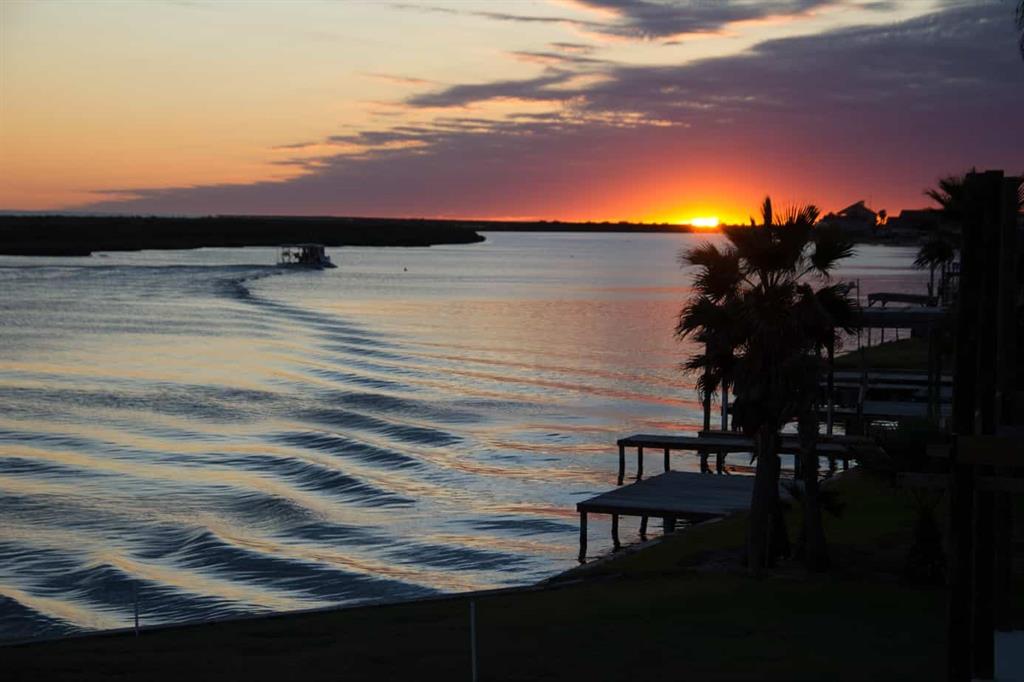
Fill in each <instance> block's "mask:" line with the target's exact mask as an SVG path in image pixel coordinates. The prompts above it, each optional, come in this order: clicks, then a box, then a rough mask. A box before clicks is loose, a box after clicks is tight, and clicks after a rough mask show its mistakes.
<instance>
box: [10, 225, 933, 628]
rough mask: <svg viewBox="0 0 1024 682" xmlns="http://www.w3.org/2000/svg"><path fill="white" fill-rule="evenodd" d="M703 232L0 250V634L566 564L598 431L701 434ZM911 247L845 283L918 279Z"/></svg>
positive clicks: (868, 285) (875, 260) (420, 588)
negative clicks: (692, 356)
mask: <svg viewBox="0 0 1024 682" xmlns="http://www.w3.org/2000/svg"><path fill="white" fill-rule="evenodd" d="M697 239H698V238H697V237H693V236H686V235H640V236H628V235H559V234H520V235H517V234H505V233H494V234H490V235H488V241H487V242H485V243H483V244H475V245H465V246H448V247H434V248H431V249H399V248H392V249H373V248H346V249H333V250H332V251H333V255H334V258H335V260H336V261H337V262H340V267H339V269H337V270H330V271H323V272H308V271H294V270H293V271H286V272H282V271H279V270H278V269H276V268H275V267H273V266H272V265H270V264H272V263H274V262H275V259H276V252H275V251H274V250H273V249H262V248H251V249H204V250H199V251H191V252H190V251H166V252H141V253H130V254H124V253H119V254H106V255H101V256H94V257H92V258H88V259H58V258H45V259H42V258H40V259H30V258H16V257H0V638H23V637H37V636H53V635H59V634H63V633H70V632H75V631H81V630H86V629H92V628H112V627H125V626H128V625H129V624H130V623H131V622H132V611H133V596H134V590H135V589H136V587H137V588H138V593H139V595H140V610H141V613H142V622H143V624H155V623H166V622H175V621H184V620H199V619H209V618H217V617H225V616H233V615H241V614H251V613H260V612H270V611H283V610H290V609H301V608H313V607H320V606H327V605H332V604H353V603H359V602H366V601H374V600H385V599H388V600H390V599H399V598H406V597H418V596H425V595H430V594H433V593H439V592H451V591H459V590H469V589H476V588H486V587H498V586H507V585H522V584H526V583H530V582H534V581H536V580H538V579H541V578H543V577H546V576H549V575H551V574H553V573H556V572H558V571H561V570H565V569H567V568H569V567H571V566H572V565H574V558H575V553H576V545H577V525H576V523H577V520H576V515H575V512H574V508H575V503H576V502H577V501H578V500H580V499H582V498H584V497H587V496H590V495H592V494H596V493H598V492H603V491H604V490H607V489H608V488H609V487H611V486H612V485H613V483H614V474H615V470H616V466H617V456H616V450H615V447H614V441H615V439H616V438H617V437H620V436H621V435H624V434H626V433H629V432H636V431H648V432H650V431H680V430H693V429H697V428H699V423H700V406H699V404H698V403H697V402H696V398H695V395H694V393H693V390H692V382H691V381H690V380H689V379H687V378H686V377H684V376H682V375H681V374H680V372H679V371H678V369H677V368H678V365H679V363H680V362H681V361H682V360H683V359H684V357H685V355H686V353H687V352H688V350H690V349H688V347H687V346H686V344H680V343H678V342H676V341H675V340H674V339H673V336H672V330H673V326H674V322H675V316H676V314H677V313H678V309H679V307H680V304H681V302H682V301H684V300H685V298H686V297H687V295H688V294H689V288H688V283H689V279H688V275H687V273H685V272H683V271H681V270H680V268H679V266H678V264H677V263H676V260H675V258H676V254H677V252H678V250H679V249H680V248H681V247H685V246H688V245H691V244H693V243H694V241H695V240H697ZM912 260H913V251H912V250H910V249H898V248H880V247H861V248H860V251H859V255H858V256H857V257H856V258H855V259H853V260H852V261H851V262H850V263H848V265H847V266H846V267H845V269H844V270H843V271H842V272H840V273H839V276H840V277H841V278H843V279H853V278H859V279H861V280H862V283H863V293H864V294H865V295H866V294H867V293H868V292H870V291H874V290H889V291H892V290H897V291H920V290H921V287H922V284H921V283H922V282H923V281H924V279H925V276H924V275H923V274H922V273H921V272H920V271H916V270H913V269H912V267H911V266H910V263H911V261H912ZM675 466H677V467H679V468H687V467H690V468H695V467H696V462H695V461H693V460H692V459H690V460H687V459H686V458H685V456H684V455H677V458H676V460H675ZM605 522H606V520H605V519H602V518H600V517H598V518H597V519H594V522H593V525H592V528H591V539H592V541H591V545H590V551H591V553H592V554H599V553H603V552H606V551H608V549H609V548H610V547H609V545H610V540H609V538H608V536H609V534H608V532H607V528H606V527H605V526H604V525H602V524H604V523H605ZM632 528H633V526H627V525H626V524H624V526H623V537H624V538H625V537H630V535H629V533H630V530H631V529H632Z"/></svg>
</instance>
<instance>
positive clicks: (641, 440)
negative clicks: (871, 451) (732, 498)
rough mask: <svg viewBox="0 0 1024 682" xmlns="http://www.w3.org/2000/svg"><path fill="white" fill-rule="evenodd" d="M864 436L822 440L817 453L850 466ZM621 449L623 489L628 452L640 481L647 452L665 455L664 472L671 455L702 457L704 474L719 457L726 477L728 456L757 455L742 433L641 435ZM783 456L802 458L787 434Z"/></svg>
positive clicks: (782, 443) (781, 449)
mask: <svg viewBox="0 0 1024 682" xmlns="http://www.w3.org/2000/svg"><path fill="white" fill-rule="evenodd" d="M866 442H867V441H866V439H865V438H863V437H862V436H822V437H821V438H820V440H819V441H818V445H817V448H816V450H817V453H818V455H819V456H822V457H832V458H835V459H839V460H842V461H843V465H844V468H845V467H847V466H848V460H849V457H850V452H851V449H852V447H853V446H856V445H860V444H865V443H866ZM616 444H617V445H618V446H619V476H618V479H617V482H618V485H622V483H623V481H624V480H625V477H626V448H636V453H637V454H636V480H638V481H639V480H642V479H643V477H644V448H649V449H655V450H661V451H663V453H664V470H665V471H668V470H669V469H670V468H671V467H670V462H669V455H670V453H671V452H672V451H674V450H683V451H689V452H695V453H697V454H698V455H700V457H701V471H702V472H704V471H707V456H708V453H711V452H714V453H718V461H717V463H716V467H715V468H716V470H717V473H724V471H723V469H724V460H725V455H727V454H729V453H733V452H753V451H754V439H753V438H750V437H747V436H744V435H743V434H740V433H734V432H729V431H701V432H700V433H699V434H697V435H694V436H671V435H665V434H650V433H638V434H635V435H632V436H627V437H626V438H620V439H619V440H618V441H616ZM779 453H780V454H784V455H799V454H800V443H799V441H798V439H797V437H796V435H794V434H783V435H782V437H781V438H780V441H779Z"/></svg>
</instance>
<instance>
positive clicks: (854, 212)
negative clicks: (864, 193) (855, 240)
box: [821, 199, 884, 237]
mask: <svg viewBox="0 0 1024 682" xmlns="http://www.w3.org/2000/svg"><path fill="white" fill-rule="evenodd" d="M882 215H883V216H884V213H883V214H882ZM881 222H882V221H881V220H880V219H879V213H875V212H874V211H872V210H871V209H870V208H868V207H867V206H865V205H864V200H863V199H862V200H860V201H858V202H857V203H855V204H850V205H849V206H847V207H846V208H844V209H842V210H841V211H837V212H835V213H829V214H827V215H826V216H825V217H824V218H822V219H821V224H822V225H827V226H829V227H837V228H839V229H840V230H842V231H843V232H845V233H846V234H847V235H849V236H851V237H870V236H874V234H875V230H876V228H877V227H878V225H879V224H880V223H881Z"/></svg>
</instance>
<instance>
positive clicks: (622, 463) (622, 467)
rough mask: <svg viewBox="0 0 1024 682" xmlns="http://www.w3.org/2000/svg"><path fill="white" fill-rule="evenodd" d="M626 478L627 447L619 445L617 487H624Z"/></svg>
mask: <svg viewBox="0 0 1024 682" xmlns="http://www.w3.org/2000/svg"><path fill="white" fill-rule="evenodd" d="M625 477H626V446H625V445H622V444H621V443H620V444H619V478H618V482H617V483H616V485H622V481H623V479H624V478H625Z"/></svg>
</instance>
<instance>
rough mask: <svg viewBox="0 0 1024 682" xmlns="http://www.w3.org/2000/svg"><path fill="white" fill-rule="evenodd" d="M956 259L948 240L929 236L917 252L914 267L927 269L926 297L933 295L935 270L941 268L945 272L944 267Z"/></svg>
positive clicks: (937, 235) (941, 236) (943, 237)
mask: <svg viewBox="0 0 1024 682" xmlns="http://www.w3.org/2000/svg"><path fill="white" fill-rule="evenodd" d="M955 257H956V251H955V249H954V248H953V244H952V242H951V240H950V239H948V238H947V237H945V236H944V235H942V234H933V235H931V236H930V237H929V238H928V239H927V240H926V241H925V242H924V243H923V244H921V248H920V249H918V251H917V258H915V259H914V265H916V266H917V267H919V268H928V295H929V296H934V295H935V269H936V268H938V267H940V266H941V267H942V270H943V272H945V269H946V265H947V264H948V263H950V262H952V260H953V258H955Z"/></svg>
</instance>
